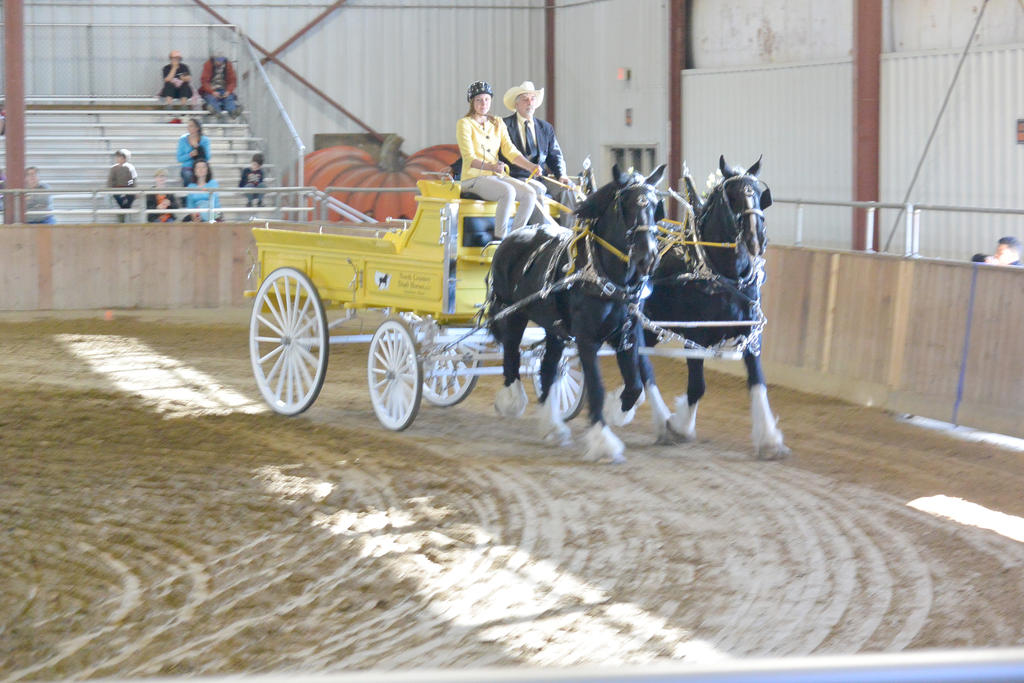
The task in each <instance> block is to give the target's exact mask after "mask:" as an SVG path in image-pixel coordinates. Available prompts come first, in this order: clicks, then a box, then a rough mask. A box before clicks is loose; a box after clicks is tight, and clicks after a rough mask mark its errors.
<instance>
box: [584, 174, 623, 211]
mask: <svg viewBox="0 0 1024 683" xmlns="http://www.w3.org/2000/svg"><path fill="white" fill-rule="evenodd" d="M617 189H618V188H617V187H616V186H615V183H614V181H613V182H610V183H608V184H606V185H602V186H601V187H600V189H598V190H596V191H595V192H594V193H593V194H592V195H590V196H589V197H587V198H586V199H585V200H583V202H582V203H581V204H580V205H579V206H577V207H576V215H577V216H578V217H579V218H600V217H601V215H602V214H603V213H604V212H605V211H606V210H607V209H608V205H609V204H611V202H612V200H613V199H615V192H616V190H617Z"/></svg>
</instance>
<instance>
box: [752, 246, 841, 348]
mask: <svg viewBox="0 0 1024 683" xmlns="http://www.w3.org/2000/svg"><path fill="white" fill-rule="evenodd" d="M827 262H828V255H827V254H826V253H824V252H821V251H817V250H811V249H801V248H799V247H781V248H777V247H772V248H771V249H770V250H769V252H768V263H767V265H766V267H765V270H766V273H767V280H766V282H765V285H764V287H763V289H762V306H763V307H764V312H765V316H766V317H767V318H768V325H767V326H766V327H765V334H764V347H763V349H764V350H763V353H764V356H765V359H766V360H771V361H777V362H781V363H786V364H787V365H793V366H797V367H816V366H817V364H818V363H819V361H820V357H821V342H820V340H821V330H822V321H823V320H824V316H825V306H826V303H827V285H826V284H825V280H824V279H823V272H825V271H826V269H827Z"/></svg>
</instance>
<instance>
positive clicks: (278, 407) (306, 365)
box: [249, 268, 330, 415]
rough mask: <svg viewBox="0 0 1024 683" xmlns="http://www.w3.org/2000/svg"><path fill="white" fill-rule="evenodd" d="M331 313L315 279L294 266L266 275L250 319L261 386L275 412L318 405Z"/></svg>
mask: <svg viewBox="0 0 1024 683" xmlns="http://www.w3.org/2000/svg"><path fill="white" fill-rule="evenodd" d="M329 349H330V340H329V337H328V335H327V314H326V312H325V311H324V305H323V302H322V301H321V300H320V295H319V294H318V293H317V291H316V287H315V286H314V285H313V282H312V281H311V280H310V279H309V277H308V276H306V274H305V273H303V272H301V271H299V270H296V269H295V268H278V269H277V270H275V271H273V272H272V273H270V275H268V276H267V277H266V279H264V280H263V284H261V285H260V288H259V290H257V292H256V299H255V301H254V302H253V307H252V316H251V317H250V319H249V358H250V359H251V360H252V373H253V375H254V376H255V377H256V386H258V387H259V389H260V394H262V395H263V400H264V401H266V402H267V405H269V406H270V407H271V408H272V409H273V410H274V412H276V413H280V414H281V415H298V414H299V413H301V412H302V411H304V410H306V409H307V408H309V407H310V406H311V405H313V402H314V401H315V400H316V397H317V396H318V395H319V394H320V389H321V387H323V385H324V376H325V375H326V374H327V356H328V352H329Z"/></svg>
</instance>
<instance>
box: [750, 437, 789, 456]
mask: <svg viewBox="0 0 1024 683" xmlns="http://www.w3.org/2000/svg"><path fill="white" fill-rule="evenodd" d="M780 436H781V435H780ZM792 453H793V451H791V450H789V447H787V446H786V444H784V443H782V442H781V441H780V442H779V443H777V444H770V445H767V446H755V447H754V457H755V458H757V459H758V460H785V459H786V458H788V457H789V456H790V455H791V454H792Z"/></svg>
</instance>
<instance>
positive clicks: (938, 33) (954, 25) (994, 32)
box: [883, 0, 1024, 52]
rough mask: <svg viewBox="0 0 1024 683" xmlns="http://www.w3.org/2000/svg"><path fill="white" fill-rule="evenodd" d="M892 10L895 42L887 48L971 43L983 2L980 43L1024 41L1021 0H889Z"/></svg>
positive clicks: (944, 47)
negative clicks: (972, 31) (984, 0)
mask: <svg viewBox="0 0 1024 683" xmlns="http://www.w3.org/2000/svg"><path fill="white" fill-rule="evenodd" d="M888 1H889V2H891V4H892V11H891V14H885V15H884V16H885V17H886V20H887V23H889V24H890V25H891V27H892V36H893V40H892V44H891V46H890V45H889V44H888V43H885V44H884V45H885V46H886V47H885V48H883V49H885V50H886V51H894V52H919V51H921V50H949V49H956V48H960V49H961V50H962V49H963V46H964V45H965V44H966V43H967V38H968V36H970V34H971V29H972V28H973V27H974V22H975V20H976V19H977V18H978V10H979V9H981V6H982V5H983V4H985V5H986V7H985V16H984V17H982V20H981V25H980V26H979V27H978V34H977V35H976V36H975V39H974V40H975V45H977V46H995V45H1009V44H1013V43H1021V42H1024V12H1022V11H1021V5H1020V0H988V2H987V4H986V3H982V2H978V0H888Z"/></svg>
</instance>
